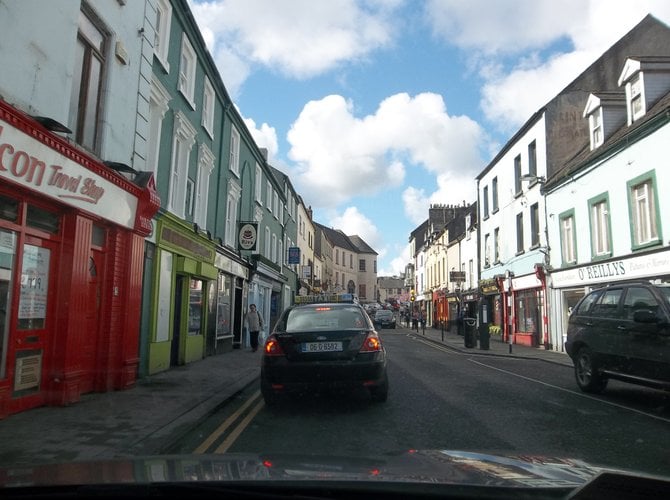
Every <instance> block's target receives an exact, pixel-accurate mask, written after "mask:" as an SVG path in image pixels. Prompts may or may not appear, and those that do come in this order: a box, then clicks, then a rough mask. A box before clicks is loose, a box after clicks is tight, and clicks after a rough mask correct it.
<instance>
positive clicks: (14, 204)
mask: <svg viewBox="0 0 670 500" xmlns="http://www.w3.org/2000/svg"><path fill="white" fill-rule="evenodd" d="M18 218H19V202H18V200H14V199H12V198H8V197H6V196H1V195H0V219H4V220H8V221H11V222H17V221H18Z"/></svg>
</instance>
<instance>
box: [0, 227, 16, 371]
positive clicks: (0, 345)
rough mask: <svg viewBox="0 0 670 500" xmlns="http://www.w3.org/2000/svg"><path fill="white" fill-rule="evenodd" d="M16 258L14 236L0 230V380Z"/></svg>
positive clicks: (4, 364)
mask: <svg viewBox="0 0 670 500" xmlns="http://www.w3.org/2000/svg"><path fill="white" fill-rule="evenodd" d="M15 257H16V234H15V233H13V232H11V231H3V230H0V379H2V378H4V377H5V369H6V361H7V342H8V340H7V339H8V336H9V312H10V311H11V309H12V304H11V298H12V290H13V288H14V287H13V279H12V276H13V275H14V262H15Z"/></svg>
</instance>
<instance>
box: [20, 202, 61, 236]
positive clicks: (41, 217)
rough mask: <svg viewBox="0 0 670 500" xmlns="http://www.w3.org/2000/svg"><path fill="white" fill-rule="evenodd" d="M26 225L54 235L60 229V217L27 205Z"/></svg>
mask: <svg viewBox="0 0 670 500" xmlns="http://www.w3.org/2000/svg"><path fill="white" fill-rule="evenodd" d="M26 225H28V226H30V227H33V228H35V229H39V230H41V231H46V232H47V233H52V234H56V233H58V230H59V228H60V217H58V215H57V214H55V213H53V212H49V211H48V210H44V209H42V208H39V207H36V206H34V205H28V213H27V214H26Z"/></svg>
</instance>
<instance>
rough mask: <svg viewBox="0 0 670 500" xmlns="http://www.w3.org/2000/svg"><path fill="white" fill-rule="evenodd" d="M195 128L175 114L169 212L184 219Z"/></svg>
mask: <svg viewBox="0 0 670 500" xmlns="http://www.w3.org/2000/svg"><path fill="white" fill-rule="evenodd" d="M195 134H196V131H195V128H193V125H191V123H190V122H189V121H188V119H187V118H186V116H185V115H184V114H183V113H182V112H181V111H177V112H176V113H175V120H174V132H173V139H172V162H171V165H170V184H169V196H168V206H167V208H168V210H169V211H170V212H173V213H174V214H176V215H178V216H179V217H182V218H183V217H184V208H185V205H184V203H185V199H186V179H187V177H188V167H189V158H190V155H191V148H192V147H193V144H194V143H195Z"/></svg>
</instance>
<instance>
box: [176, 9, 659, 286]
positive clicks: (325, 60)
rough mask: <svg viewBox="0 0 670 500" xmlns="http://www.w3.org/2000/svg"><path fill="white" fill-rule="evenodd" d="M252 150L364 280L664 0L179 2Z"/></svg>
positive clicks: (400, 257) (397, 260) (387, 268)
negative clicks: (355, 258)
mask: <svg viewBox="0 0 670 500" xmlns="http://www.w3.org/2000/svg"><path fill="white" fill-rule="evenodd" d="M188 1H189V4H190V5H191V9H192V11H193V14H194V16H195V18H196V20H197V22H198V25H199V26H200V30H201V32H202V35H203V38H204V40H205V43H206V44H207V47H208V49H209V51H210V53H211V54H212V57H213V59H214V61H215V62H216V64H217V67H218V69H219V73H220V74H221V78H222V80H223V82H224V85H225V86H226V89H227V90H228V93H229V94H230V96H231V98H232V99H233V102H234V103H235V105H236V106H237V108H238V110H239V112H240V115H241V116H242V117H243V118H244V120H245V123H246V125H247V127H248V128H249V131H250V132H251V134H252V135H253V137H254V140H255V141H256V143H257V145H258V146H259V147H262V148H267V149H268V160H269V162H270V163H271V164H272V165H273V166H274V167H275V168H278V169H279V170H281V171H283V172H284V173H286V174H288V175H289V176H290V178H291V182H292V184H293V186H294V188H295V189H296V191H297V192H298V194H300V196H301V197H302V199H303V201H304V203H305V205H307V206H311V207H312V209H313V213H314V216H313V217H314V220H315V221H316V222H319V223H320V224H323V225H326V226H329V227H333V228H335V229H341V230H342V231H344V232H345V233H346V234H348V235H354V234H356V235H359V236H360V237H361V238H363V239H364V240H365V241H366V243H368V244H369V245H370V246H371V247H372V248H373V249H374V250H375V251H376V252H377V253H378V258H377V271H378V272H377V274H378V276H394V275H395V276H397V275H399V274H400V273H402V272H404V270H405V266H406V264H407V263H409V262H410V261H411V256H410V254H409V236H410V233H411V231H413V230H414V229H416V228H417V227H418V226H419V225H420V224H421V223H422V222H423V221H425V220H426V219H427V218H428V209H429V207H430V205H431V204H463V203H468V204H469V203H473V202H474V201H476V197H477V195H476V181H475V177H476V176H477V174H479V173H480V172H481V171H482V170H484V168H485V167H486V166H487V164H488V163H489V162H490V161H491V159H492V158H493V157H494V156H495V155H496V153H497V152H498V151H499V150H500V148H501V147H502V146H504V145H505V143H506V142H507V141H508V140H509V139H510V138H511V136H512V135H513V134H514V133H515V132H516V131H517V130H518V129H519V127H520V126H521V125H522V124H523V123H524V122H525V121H526V120H527V119H528V118H530V116H531V115H532V114H533V113H534V112H535V111H537V110H538V109H539V108H541V107H542V106H543V105H544V104H545V103H547V102H548V101H549V100H550V99H551V98H552V97H553V96H555V95H556V94H557V93H558V92H560V91H561V90H562V89H563V88H564V87H565V86H566V85H567V84H569V83H570V82H571V81H572V80H574V78H576V77H577V76H578V75H579V74H580V73H581V72H582V71H583V70H584V69H586V68H587V67H588V66H589V64H591V63H592V62H593V61H594V60H595V59H597V58H598V57H599V56H600V55H602V53H603V52H605V51H606V50H607V48H609V47H610V46H611V45H612V44H614V43H615V42H616V41H617V40H618V39H619V38H621V37H622V36H623V35H624V34H626V33H627V32H628V31H629V30H630V29H632V28H633V27H634V26H635V25H636V24H637V23H638V22H639V21H640V20H641V19H642V18H643V17H644V16H646V15H647V14H652V15H654V16H655V17H657V18H658V19H659V20H661V21H663V22H665V23H666V24H669V25H670V2H668V1H667V0H635V1H634V2H633V1H630V0H561V1H556V0H423V1H420V0H368V1H363V0H188Z"/></svg>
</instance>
